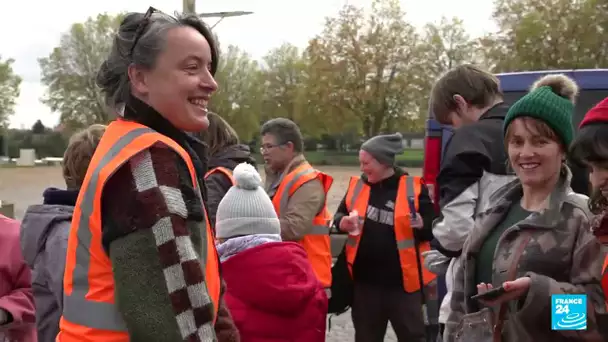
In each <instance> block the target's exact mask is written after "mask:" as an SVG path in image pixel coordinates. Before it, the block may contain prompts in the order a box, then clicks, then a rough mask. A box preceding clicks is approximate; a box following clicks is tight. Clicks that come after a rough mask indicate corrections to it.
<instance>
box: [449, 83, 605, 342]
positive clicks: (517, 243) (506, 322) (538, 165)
mask: <svg viewBox="0 0 608 342" xmlns="http://www.w3.org/2000/svg"><path fill="white" fill-rule="evenodd" d="M577 92H578V88H577V86H576V83H575V82H574V81H572V80H571V79H569V78H568V77H566V76H565V75H550V76H545V77H543V78H541V79H540V80H538V81H537V82H536V83H535V84H534V85H533V87H532V89H531V90H530V92H529V93H528V94H526V95H525V96H523V97H522V98H521V99H520V100H519V101H517V102H516V103H515V104H514V105H513V106H512V107H511V108H510V109H509V112H508V113H507V116H506V117H505V123H504V135H505V146H506V148H507V154H508V159H509V163H510V165H511V167H512V168H513V170H514V171H515V174H516V175H517V179H515V180H514V181H513V182H511V183H509V184H507V185H505V186H504V187H502V188H500V189H499V190H497V191H496V192H495V193H494V194H493V195H492V198H491V199H490V201H491V203H492V204H491V205H490V209H489V210H487V211H486V212H484V213H483V214H480V215H478V216H477V218H476V221H475V227H474V228H473V230H472V232H471V234H470V235H469V237H468V238H467V241H466V242H465V246H464V248H463V251H462V255H463V256H467V258H460V259H459V260H458V263H457V264H456V272H455V279H454V294H453V297H452V300H451V309H452V313H451V314H450V317H449V318H448V323H447V325H446V333H447V334H448V336H447V338H445V339H444V340H446V341H473V340H475V341H481V340H480V339H478V337H479V336H484V335H485V336H492V334H494V335H500V338H502V341H504V342H510V341H513V342H519V341H551V340H557V341H562V340H564V339H568V338H574V339H577V340H581V341H595V340H601V338H600V337H599V333H598V325H597V324H596V323H595V322H597V321H596V319H595V317H596V316H595V314H596V311H600V312H602V313H604V312H605V310H604V296H603V293H602V289H601V286H600V279H601V268H602V262H603V252H602V249H601V244H600V242H599V241H598V240H597V239H596V238H595V236H593V234H592V232H591V231H590V229H589V224H590V222H589V218H590V215H589V211H588V207H587V198H586V196H584V195H579V194H576V193H574V192H573V191H572V190H571V188H570V179H571V173H570V171H569V169H568V167H567V166H566V165H565V163H564V161H565V159H566V151H567V147H568V145H569V144H570V142H571V140H572V137H573V131H574V129H573V127H572V123H571V118H572V113H573V111H574V99H575V97H576V95H577ZM465 270H466V272H465ZM470 270H472V271H470ZM498 287H502V288H503V289H504V293H503V294H501V295H499V296H498V297H486V298H485V299H484V297H483V296H482V297H480V298H478V299H473V298H471V297H470V294H472V293H475V292H477V293H478V294H484V293H485V292H487V291H488V290H490V289H492V288H498ZM554 294H587V306H588V307H590V308H591V309H590V310H588V311H587V312H588V313H587V320H586V324H585V323H582V324H584V327H582V326H577V327H576V328H577V329H586V330H578V331H576V332H573V331H566V330H559V324H560V323H561V322H559V321H558V322H556V323H555V324H554V323H552V322H551V320H550V319H549V317H551V300H552V299H551V295H554ZM490 298H491V299H490ZM480 315H481V316H482V317H484V318H486V319H483V320H480V319H479V318H480V317H479V316H480ZM489 322H495V325H496V329H494V326H493V325H492V324H491V323H489ZM564 324H565V323H564ZM463 327H465V328H463ZM494 337H498V336H494ZM487 340H488V341H491V340H492V339H491V338H489V339H487ZM494 340H496V339H494ZM484 341H485V340H484Z"/></svg>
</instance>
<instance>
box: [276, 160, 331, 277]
mask: <svg viewBox="0 0 608 342" xmlns="http://www.w3.org/2000/svg"><path fill="white" fill-rule="evenodd" d="M315 179H318V180H319V181H321V184H322V185H323V191H324V192H325V203H324V204H323V209H322V210H321V211H320V212H319V213H318V214H317V216H315V217H314V218H313V220H312V231H311V232H310V233H308V234H306V235H305V236H304V238H302V240H300V241H298V243H299V244H300V245H302V247H304V249H305V250H306V254H307V255H308V260H309V261H310V263H311V264H312V268H313V270H314V271H315V275H316V276H317V279H319V281H320V282H321V284H323V286H325V287H330V286H331V261H332V259H331V245H330V243H331V242H330V238H329V223H330V221H331V214H330V213H329V210H327V192H328V191H329V188H330V187H331V184H332V183H333V178H332V177H331V176H329V175H327V174H325V173H323V172H321V171H318V170H315V169H314V168H313V167H312V166H311V165H310V164H309V163H308V162H304V163H302V164H301V165H300V166H298V167H296V168H295V169H294V170H293V171H291V172H290V173H288V174H287V175H286V176H285V177H284V178H283V179H281V183H280V184H279V186H278V188H277V191H276V193H275V194H274V196H273V197H272V204H273V205H274V210H275V211H276V213H277V215H278V216H279V217H281V213H282V212H284V211H285V208H287V203H288V202H289V198H290V197H291V196H292V195H293V194H294V192H296V191H297V190H298V189H299V188H300V186H302V184H305V183H308V182H310V181H312V180H315Z"/></svg>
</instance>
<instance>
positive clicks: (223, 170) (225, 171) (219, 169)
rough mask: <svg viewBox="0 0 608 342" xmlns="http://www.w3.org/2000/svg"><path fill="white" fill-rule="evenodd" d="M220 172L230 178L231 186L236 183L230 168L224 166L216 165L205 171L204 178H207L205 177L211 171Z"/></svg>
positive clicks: (211, 172)
mask: <svg viewBox="0 0 608 342" xmlns="http://www.w3.org/2000/svg"><path fill="white" fill-rule="evenodd" d="M218 172H219V173H221V174H223V175H224V176H226V177H227V178H228V179H229V180H230V184H232V185H233V186H234V185H235V184H236V183H235V181H234V176H233V175H232V170H230V169H228V168H225V167H223V166H218V167H215V168H213V169H211V170H209V171H207V173H206V174H205V179H207V177H209V176H210V175H211V174H213V173H218Z"/></svg>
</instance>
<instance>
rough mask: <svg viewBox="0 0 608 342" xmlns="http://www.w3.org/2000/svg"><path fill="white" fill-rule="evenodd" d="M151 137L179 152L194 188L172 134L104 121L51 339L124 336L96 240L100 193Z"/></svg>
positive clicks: (210, 251)
mask: <svg viewBox="0 0 608 342" xmlns="http://www.w3.org/2000/svg"><path fill="white" fill-rule="evenodd" d="M157 142H162V143H164V144H166V145H167V146H168V147H169V148H171V149H173V150H175V151H176V152H177V153H178V154H179V155H180V156H181V157H182V159H183V160H184V162H185V163H186V165H187V166H188V169H189V171H190V176H191V177H192V184H193V185H194V187H195V188H197V187H198V186H199V185H198V182H197V178H196V172H195V169H194V166H193V164H192V160H191V158H190V156H189V155H188V153H187V152H186V151H185V150H184V149H183V148H182V147H181V146H180V145H179V144H177V143H176V142H175V141H173V140H172V139H170V138H168V137H166V136H164V135H162V134H160V133H157V132H156V131H154V130H152V129H151V128H148V127H146V126H143V125H140V124H138V123H134V122H130V121H125V120H117V121H114V122H112V123H111V124H110V125H109V126H108V128H107V130H106V132H105V133H104V135H103V137H102V139H101V141H100V142H99V145H98V147H97V150H96V151H95V153H94V155H93V158H92V159H91V163H90V165H89V168H88V170H87V174H86V176H85V179H84V182H83V184H82V187H81V190H80V193H79V195H78V200H77V201H76V206H75V208H74V216H73V219H72V225H71V228H70V235H69V238H68V246H67V254H66V266H65V274H64V278H63V282H64V285H63V289H64V300H63V303H64V304H63V316H62V317H61V321H60V324H59V326H60V332H59V335H57V339H56V340H57V341H61V342H66V341H67V342H71V341H79V342H83V341H84V342H87V341H90V342H93V341H103V342H128V341H129V340H130V338H129V333H128V331H127V328H126V325H125V323H124V321H123V319H122V317H121V314H120V312H119V311H118V310H117V308H116V305H115V297H114V278H113V275H112V263H111V261H110V258H109V257H108V255H107V253H106V252H105V250H104V248H103V246H102V243H101V236H102V235H101V233H102V230H101V196H102V193H103V188H104V185H105V184H106V182H107V180H108V179H109V177H110V176H111V175H112V174H114V172H115V171H117V170H118V169H119V168H120V167H121V166H122V165H124V164H125V163H126V162H128V161H129V159H130V158H132V157H133V156H134V155H136V154H137V153H139V152H141V151H144V150H146V149H147V148H149V147H150V146H152V145H153V144H155V143H157ZM203 210H204V209H203ZM206 216H207V215H206V213H205V217H206ZM205 224H206V229H205V231H206V234H202V236H203V238H204V239H205V240H204V241H203V243H204V244H205V245H206V248H205V250H206V254H205V255H203V256H202V258H203V265H204V266H205V267H206V269H205V281H206V285H207V289H208V291H209V295H210V296H211V300H212V302H213V304H214V309H215V310H216V312H215V316H217V309H218V307H219V297H220V275H219V269H218V259H217V252H216V250H215V244H214V239H213V235H212V232H211V230H210V227H211V226H210V225H209V221H208V220H207V219H206V220H205ZM214 319H215V317H214Z"/></svg>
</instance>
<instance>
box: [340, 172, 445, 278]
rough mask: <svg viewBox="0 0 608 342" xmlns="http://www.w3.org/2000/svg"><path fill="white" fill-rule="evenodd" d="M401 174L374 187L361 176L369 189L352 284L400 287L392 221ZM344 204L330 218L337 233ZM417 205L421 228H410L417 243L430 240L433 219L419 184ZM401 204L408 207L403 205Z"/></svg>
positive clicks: (402, 173) (433, 216)
mask: <svg viewBox="0 0 608 342" xmlns="http://www.w3.org/2000/svg"><path fill="white" fill-rule="evenodd" d="M404 174H407V173H406V172H405V171H403V170H402V169H401V168H395V174H394V175H393V176H391V177H389V178H387V179H385V180H382V181H380V182H378V183H375V184H371V183H368V182H367V180H366V178H365V175H362V179H363V180H364V181H365V182H366V184H367V185H369V186H370V195H369V202H368V206H367V213H366V217H365V221H364V223H363V225H364V229H363V233H362V234H361V239H360V241H359V248H358V250H357V256H356V258H355V263H354V265H353V273H354V274H353V276H354V280H355V281H356V282H359V283H366V284H369V285H375V286H382V287H391V288H394V287H401V288H403V274H402V272H401V263H400V260H399V250H398V249H397V239H396V237H395V230H394V226H393V219H394V208H395V201H396V199H397V189H398V187H399V179H400V178H401V176H402V175H404ZM345 201H346V195H345V197H344V198H343V199H342V202H340V205H339V206H338V209H337V211H336V214H335V215H334V221H333V222H334V226H335V227H336V229H337V230H338V231H340V229H339V227H340V221H341V220H342V218H343V217H344V216H348V214H349V212H348V210H347V209H346V202H345ZM418 202H419V204H418V208H419V213H420V215H421V216H422V219H423V221H424V227H423V228H422V229H414V236H415V238H416V241H417V242H418V243H420V242H423V241H430V240H432V239H433V233H432V223H433V220H434V219H435V217H436V213H435V209H434V207H433V203H432V202H431V199H430V197H429V193H428V189H427V187H426V186H425V185H424V184H422V188H421V191H420V195H419V196H418ZM403 205H408V204H407V203H404V204H403Z"/></svg>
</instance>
